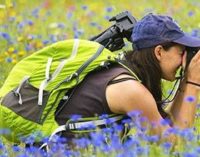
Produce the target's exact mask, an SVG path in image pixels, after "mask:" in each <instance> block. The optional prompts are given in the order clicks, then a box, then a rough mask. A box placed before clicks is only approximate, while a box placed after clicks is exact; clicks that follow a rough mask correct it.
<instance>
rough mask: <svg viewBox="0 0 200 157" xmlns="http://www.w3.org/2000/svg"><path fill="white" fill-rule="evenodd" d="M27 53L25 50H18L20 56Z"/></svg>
mask: <svg viewBox="0 0 200 157" xmlns="http://www.w3.org/2000/svg"><path fill="white" fill-rule="evenodd" d="M25 54H26V52H25V51H19V52H18V56H20V57H22V56H24V55H25Z"/></svg>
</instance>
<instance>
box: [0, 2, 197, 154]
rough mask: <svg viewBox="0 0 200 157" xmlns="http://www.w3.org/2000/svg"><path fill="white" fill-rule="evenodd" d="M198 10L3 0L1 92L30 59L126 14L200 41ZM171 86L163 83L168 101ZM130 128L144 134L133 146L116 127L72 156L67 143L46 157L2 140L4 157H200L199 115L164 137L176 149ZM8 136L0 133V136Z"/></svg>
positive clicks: (183, 5)
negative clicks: (168, 21)
mask: <svg viewBox="0 0 200 157" xmlns="http://www.w3.org/2000/svg"><path fill="white" fill-rule="evenodd" d="M199 8H200V2H199V0H160V1H158V0H139V1H138V0H117V1H116V0H101V1H100V0H96V1H93V0H73V1H72V0H42V1H41V0H32V1H30V0H0V87H1V86H2V85H3V83H4V81H5V79H6V77H7V76H8V74H9V72H10V70H11V69H12V67H13V66H14V65H15V64H16V63H18V62H19V61H20V60H22V59H23V58H25V57H26V56H29V55H30V54H32V53H34V52H36V51H37V50H39V49H41V48H43V47H45V46H48V45H50V44H52V43H55V42H57V41H61V40H66V39H72V38H80V39H89V38H91V37H93V36H95V35H97V34H99V33H100V32H102V31H104V30H105V29H107V28H108V27H109V26H111V25H112V24H113V23H111V22H109V21H108V20H109V19H110V18H111V17H113V16H115V15H116V14H118V13H120V12H122V11H126V10H128V11H129V12H131V13H132V15H133V16H134V17H135V18H136V19H138V20H139V19H140V18H142V17H143V16H144V15H146V14H147V13H150V12H152V13H158V14H165V15H170V16H172V17H173V18H174V19H175V20H176V21H177V22H178V23H179V24H180V26H181V28H182V29H183V30H184V31H185V32H187V33H188V34H190V35H192V36H195V37H200V10H199ZM127 45H128V46H127V47H124V48H123V49H122V51H124V50H127V49H129V48H131V45H130V43H127ZM172 85H173V84H172V83H169V82H164V88H165V91H166V93H165V95H167V93H168V91H170V89H171V87H172ZM138 117H139V115H138V114H137V113H134V114H133V118H134V119H135V118H138ZM138 121H140V120H138ZM130 124H132V127H133V129H135V130H140V131H138V132H137V131H133V132H134V133H133V135H132V137H131V138H130V140H128V141H127V142H125V143H124V144H121V143H120V139H119V131H121V127H120V126H116V128H113V129H103V130H101V131H100V132H96V133H92V135H91V136H92V138H91V139H92V140H87V139H84V138H81V139H77V141H76V143H77V144H78V146H77V149H76V150H74V151H72V150H67V149H63V147H64V146H63V145H62V140H63V139H60V138H57V139H56V145H54V146H53V147H52V149H51V150H50V151H49V154H48V155H47V154H46V153H45V152H41V151H39V150H38V149H36V148H35V147H31V148H29V149H24V148H23V147H21V146H17V145H11V144H10V143H8V142H6V141H5V139H3V138H2V137H0V157H4V156H5V157H7V156H18V157H25V156H118V157H121V156H130V157H134V156H152V157H154V156H163V157H165V156H184V157H196V156H200V146H199V137H200V135H199V132H200V131H199V113H197V114H196V122H195V127H194V128H191V129H186V130H177V129H172V130H169V132H168V133H166V136H167V135H168V134H176V135H177V136H180V137H182V138H183V140H182V141H181V142H180V143H179V144H178V146H177V147H176V148H172V144H171V143H170V142H160V141H159V137H158V136H150V135H147V134H146V131H145V130H144V129H143V128H142V127H141V126H140V124H135V123H134V122H130ZM163 125H166V123H165V122H163ZM141 130H143V131H141ZM6 133H7V132H6V131H5V130H3V129H1V130H0V135H2V134H6ZM105 134H106V136H107V137H108V139H112V140H110V141H109V142H108V143H109V144H105V141H104V140H103V139H104V135H105ZM30 139H32V138H30ZM97 141H98V142H97ZM88 147H89V149H88ZM86 148H87V149H86Z"/></svg>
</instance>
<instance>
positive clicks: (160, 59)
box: [56, 14, 200, 134]
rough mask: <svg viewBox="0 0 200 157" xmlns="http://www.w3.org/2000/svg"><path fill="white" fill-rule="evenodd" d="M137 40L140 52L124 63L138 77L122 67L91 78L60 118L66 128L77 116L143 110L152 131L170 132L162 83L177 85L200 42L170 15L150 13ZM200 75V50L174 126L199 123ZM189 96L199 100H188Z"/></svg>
mask: <svg viewBox="0 0 200 157" xmlns="http://www.w3.org/2000/svg"><path fill="white" fill-rule="evenodd" d="M132 41H133V46H134V50H133V51H129V52H128V53H126V54H125V59H124V60H123V63H124V64H125V65H126V66H128V67H129V68H130V69H131V70H132V71H133V72H134V73H135V74H136V75H137V77H134V76H133V75H132V74H131V73H130V72H129V71H128V70H127V69H125V68H124V67H123V66H121V65H111V66H109V67H108V68H104V69H102V70H100V71H95V72H93V73H90V74H89V75H88V76H87V77H86V79H85V80H84V81H83V82H82V83H81V84H80V85H79V86H78V87H77V88H76V90H75V92H73V95H72V96H71V99H70V100H69V102H68V104H67V106H65V107H64V108H63V110H61V112H60V113H59V114H58V115H57V119H56V120H57V122H58V123H59V124H60V125H63V124H65V123H66V117H70V116H71V115H72V114H79V115H82V116H83V117H92V116H95V115H101V114H112V113H117V114H127V113H129V112H131V111H136V110H139V111H141V113H142V116H144V117H146V118H147V120H148V121H149V122H150V123H151V124H154V125H156V127H153V128H152V132H154V133H156V134H161V133H162V132H163V131H164V130H166V129H167V128H169V127H170V126H162V125H161V124H160V121H161V120H162V119H163V118H166V117H167V114H166V113H165V112H164V111H163V109H162V107H161V105H162V89H161V79H165V80H168V81H174V80H175V74H176V72H177V70H178V69H179V68H180V67H181V66H182V67H183V68H184V67H185V63H186V47H200V39H196V38H193V37H189V36H186V35H185V34H184V32H182V30H181V29H180V28H179V26H178V25H177V24H176V23H175V22H174V21H173V19H172V18H170V17H168V16H160V15H153V14H148V15H147V16H145V17H144V18H143V19H141V20H140V21H139V22H138V23H137V24H136V25H135V27H134V29H133V33H132ZM199 71H200V51H199V52H198V53H197V54H196V55H195V56H194V57H193V58H192V60H191V63H190V64H189V66H188V68H187V71H186V73H185V74H186V75H185V78H184V79H183V80H182V81H181V86H180V90H179V91H178V93H177V95H176V98H175V100H174V102H173V104H172V107H171V111H170V116H171V117H170V118H171V119H172V120H173V121H172V126H177V127H179V128H187V127H191V126H192V124H193V121H194V116H195V111H196V104H197V96H198V93H199V88H198V84H200V75H198V72H199ZM138 78H139V79H138ZM139 80H141V82H140V81H139ZM194 84H197V85H194ZM188 96H192V97H194V98H195V100H194V101H192V102H187V101H185V98H186V97H188ZM188 103H190V105H188ZM168 118H169V117H168Z"/></svg>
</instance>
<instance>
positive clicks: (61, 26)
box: [57, 23, 65, 29]
mask: <svg viewBox="0 0 200 157" xmlns="http://www.w3.org/2000/svg"><path fill="white" fill-rule="evenodd" d="M57 27H58V28H61V29H62V28H65V24H64V23H58V24H57Z"/></svg>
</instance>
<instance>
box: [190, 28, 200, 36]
mask: <svg viewBox="0 0 200 157" xmlns="http://www.w3.org/2000/svg"><path fill="white" fill-rule="evenodd" d="M198 34H199V30H198V29H193V30H192V33H191V36H193V37H198Z"/></svg>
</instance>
